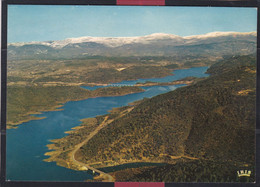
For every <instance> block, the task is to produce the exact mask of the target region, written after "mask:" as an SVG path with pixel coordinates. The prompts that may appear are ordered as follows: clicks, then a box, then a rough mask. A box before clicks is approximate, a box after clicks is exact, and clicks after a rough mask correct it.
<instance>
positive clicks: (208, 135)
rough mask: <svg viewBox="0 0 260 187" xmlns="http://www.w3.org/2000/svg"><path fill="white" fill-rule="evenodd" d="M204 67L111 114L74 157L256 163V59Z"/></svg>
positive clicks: (117, 161)
mask: <svg viewBox="0 0 260 187" xmlns="http://www.w3.org/2000/svg"><path fill="white" fill-rule="evenodd" d="M208 72H209V73H210V74H211V76H210V77H209V78H207V79H205V80H202V81H200V82H198V83H196V84H193V85H191V86H187V87H182V88H179V89H177V90H175V91H172V92H168V93H166V94H162V95H159V96H156V97H154V98H151V99H146V100H144V101H143V102H141V103H140V104H139V105H138V106H136V107H135V108H134V109H133V110H132V111H131V112H129V113H128V114H126V115H124V116H123V117H121V118H117V119H115V120H114V121H113V122H112V123H111V124H109V125H108V126H107V127H105V128H104V129H102V130H100V132H99V133H98V134H97V135H96V136H94V137H93V138H92V139H91V140H90V141H89V142H88V143H87V144H86V145H84V146H83V147H81V149H80V151H79V152H78V153H77V154H76V156H77V158H78V159H81V161H83V162H86V163H95V162H99V163H100V166H104V165H105V162H104V161H108V160H110V161H111V162H112V163H113V165H117V164H122V163H127V162H137V161H146V162H166V163H169V164H170V163H172V164H174V163H175V162H176V159H179V158H188V159H199V160H212V161H215V162H222V163H225V162H227V163H230V164H232V165H234V166H236V167H237V169H239V167H240V166H252V165H254V150H255V149H254V146H255V136H254V134H255V133H254V127H255V96H256V90H255V87H256V58H255V56H241V57H233V58H229V59H225V60H224V61H221V62H219V63H217V64H215V65H213V66H212V67H211V68H209V70H208ZM241 150H243V151H241ZM187 164H188V163H187ZM197 164H199V163H197ZM203 164H204V165H205V162H203ZM223 172H225V170H223V171H222V174H221V175H223ZM220 173H221V170H220ZM219 175H220V174H219ZM220 178H221V177H220Z"/></svg>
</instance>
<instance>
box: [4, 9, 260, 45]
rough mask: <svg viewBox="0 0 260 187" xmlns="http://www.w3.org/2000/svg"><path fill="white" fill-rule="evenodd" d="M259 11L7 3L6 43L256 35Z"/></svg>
mask: <svg viewBox="0 0 260 187" xmlns="http://www.w3.org/2000/svg"><path fill="white" fill-rule="evenodd" d="M256 23H257V10H256V8H223V7H215V8H213V7H166V6H161V7H154V6H146V7H145V6H69V5H68V6H46V5H40V6H37V5H9V6H8V43H12V42H28V41H48V40H62V39H65V38H72V37H81V36H143V35H148V34H152V33H171V34H176V35H180V36H188V35H197V34H205V33H208V32H214V31H237V32H249V31H256Z"/></svg>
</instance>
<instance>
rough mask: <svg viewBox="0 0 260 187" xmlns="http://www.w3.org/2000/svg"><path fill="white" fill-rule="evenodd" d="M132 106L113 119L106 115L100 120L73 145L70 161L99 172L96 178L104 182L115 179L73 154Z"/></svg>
mask: <svg viewBox="0 0 260 187" xmlns="http://www.w3.org/2000/svg"><path fill="white" fill-rule="evenodd" d="M133 108H134V107H130V108H128V109H126V110H124V111H122V112H121V115H119V116H118V117H116V118H114V119H110V120H108V117H109V116H106V117H105V119H104V120H103V121H102V123H101V124H100V125H99V126H98V127H97V128H96V129H95V130H94V131H93V132H91V133H90V134H89V135H88V136H87V138H86V139H85V140H84V141H83V142H81V143H79V144H78V145H76V146H75V148H74V149H73V151H72V152H71V153H70V160H71V162H72V163H73V164H75V165H77V166H80V167H85V168H87V169H89V170H92V171H94V172H95V173H99V174H100V175H99V177H98V178H102V179H104V180H102V181H104V182H114V181H115V179H114V178H113V177H112V176H111V175H109V174H107V173H104V172H103V171H100V170H98V169H96V168H93V167H91V166H89V165H88V164H85V163H83V162H80V161H78V160H76V159H75V154H76V152H77V151H78V150H79V149H80V148H81V147H82V146H83V145H85V144H86V143H87V142H88V141H89V140H90V139H91V138H93V137H94V136H95V135H96V134H97V133H98V132H99V131H100V130H101V129H102V128H104V127H105V126H107V125H108V124H110V123H112V122H113V121H114V120H115V119H118V118H121V117H122V116H124V115H126V114H127V113H129V112H130V111H131V110H133Z"/></svg>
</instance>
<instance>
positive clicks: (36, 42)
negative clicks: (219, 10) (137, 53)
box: [7, 31, 257, 45]
mask: <svg viewBox="0 0 260 187" xmlns="http://www.w3.org/2000/svg"><path fill="white" fill-rule="evenodd" d="M233 33H234V34H235V33H238V34H251V33H252V34H253V33H256V34H257V31H248V32H239V31H213V32H208V33H205V34H194V35H187V36H180V35H176V34H172V33H163V32H155V33H152V34H147V35H139V36H89V35H85V36H79V37H69V38H64V39H57V40H44V41H42V40H41V41H36V40H35V41H28V42H10V43H9V42H7V45H11V44H38V43H48V42H54V41H66V40H73V39H80V38H82V39H83V38H104V39H108V38H139V37H148V36H153V35H160V34H161V35H171V36H175V37H180V38H183V39H185V38H189V37H190V38H191V37H196V36H210V35H212V36H213V34H233Z"/></svg>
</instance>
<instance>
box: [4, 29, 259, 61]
mask: <svg viewBox="0 0 260 187" xmlns="http://www.w3.org/2000/svg"><path fill="white" fill-rule="evenodd" d="M255 49H256V32H246V33H240V32H213V33H208V34H204V35H195V36H185V37H181V36H177V35H173V34H165V33H155V34H151V35H146V36H137V37H90V36H86V37H79V38H68V39H65V40H58V41H46V42H28V43H11V44H9V45H8V55H9V58H10V59H18V58H19V59H24V58H25V59H27V58H40V59H41V58H46V57H47V56H48V58H75V57H84V56H96V55H100V56H175V55H178V54H181V55H182V54H185V55H187V54H188V55H205V54H208V53H213V54H214V55H236V54H240V55H246V54H250V53H254V52H255ZM46 55H47V56H46Z"/></svg>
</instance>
